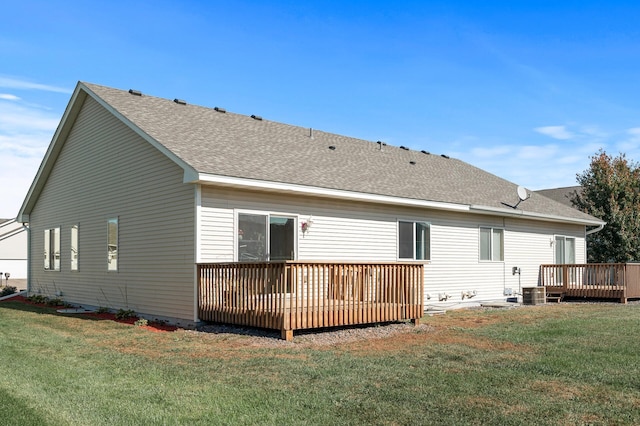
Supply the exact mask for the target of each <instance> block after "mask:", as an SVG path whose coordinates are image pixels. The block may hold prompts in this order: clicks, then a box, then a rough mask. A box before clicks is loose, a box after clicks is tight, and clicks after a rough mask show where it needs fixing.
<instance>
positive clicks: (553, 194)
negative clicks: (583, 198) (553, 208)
mask: <svg viewBox="0 0 640 426" xmlns="http://www.w3.org/2000/svg"><path fill="white" fill-rule="evenodd" d="M536 192H537V193H538V194H540V195H544V196H545V197H548V198H551V199H552V200H554V201H557V202H559V203H562V204H564V205H567V206H569V207H573V202H572V201H571V200H572V199H573V197H575V196H576V195H578V194H582V187H581V186H580V185H576V186H565V187H562V188H550V189H539V190H537V191H536Z"/></svg>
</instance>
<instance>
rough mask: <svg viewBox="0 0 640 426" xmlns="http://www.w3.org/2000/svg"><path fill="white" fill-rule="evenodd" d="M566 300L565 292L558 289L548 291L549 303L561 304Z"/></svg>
mask: <svg viewBox="0 0 640 426" xmlns="http://www.w3.org/2000/svg"><path fill="white" fill-rule="evenodd" d="M562 299H564V292H563V291H561V290H557V289H555V290H554V289H547V303H550V302H555V303H560V302H562Z"/></svg>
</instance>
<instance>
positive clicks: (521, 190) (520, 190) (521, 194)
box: [501, 186, 531, 209]
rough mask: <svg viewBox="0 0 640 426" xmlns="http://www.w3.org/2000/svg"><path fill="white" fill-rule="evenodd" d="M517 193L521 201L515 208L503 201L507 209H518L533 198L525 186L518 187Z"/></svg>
mask: <svg viewBox="0 0 640 426" xmlns="http://www.w3.org/2000/svg"><path fill="white" fill-rule="evenodd" d="M516 192H517V193H518V198H519V200H518V202H517V203H516V204H515V205H514V206H512V205H511V204H507V203H505V202H504V201H502V202H501V203H502V204H504V205H505V206H507V207H511V208H512V209H517V208H518V206H519V205H520V203H521V202H523V201H525V200H528V199H529V198H530V197H531V194H529V193H528V192H527V189H526V188H525V187H524V186H518V189H517V190H516Z"/></svg>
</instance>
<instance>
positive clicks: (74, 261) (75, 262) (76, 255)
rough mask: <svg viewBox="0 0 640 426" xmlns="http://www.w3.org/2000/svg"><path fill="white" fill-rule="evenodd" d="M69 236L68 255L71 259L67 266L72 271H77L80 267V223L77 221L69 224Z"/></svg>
mask: <svg viewBox="0 0 640 426" xmlns="http://www.w3.org/2000/svg"><path fill="white" fill-rule="evenodd" d="M70 237H71V239H70V241H71V243H70V245H69V255H70V256H71V260H70V265H69V267H70V268H71V270H72V271H78V270H79V267H80V243H79V241H80V225H78V224H77V223H76V224H75V225H71V228H70ZM74 250H75V252H74Z"/></svg>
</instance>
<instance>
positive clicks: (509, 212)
mask: <svg viewBox="0 0 640 426" xmlns="http://www.w3.org/2000/svg"><path fill="white" fill-rule="evenodd" d="M469 210H470V211H472V212H476V213H479V214H491V215H499V216H511V217H519V218H525V219H532V220H544V221H551V222H560V223H572V224H578V225H586V226H597V227H598V228H599V229H598V231H599V230H601V229H602V228H603V227H604V225H605V224H606V223H605V222H603V221H601V220H597V219H596V220H587V219H577V218H568V217H564V216H556V215H551V214H544V213H535V212H527V211H524V210H513V209H501V208H496V207H488V206H478V205H472V206H470V207H469ZM593 232H597V231H596V230H593Z"/></svg>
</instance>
